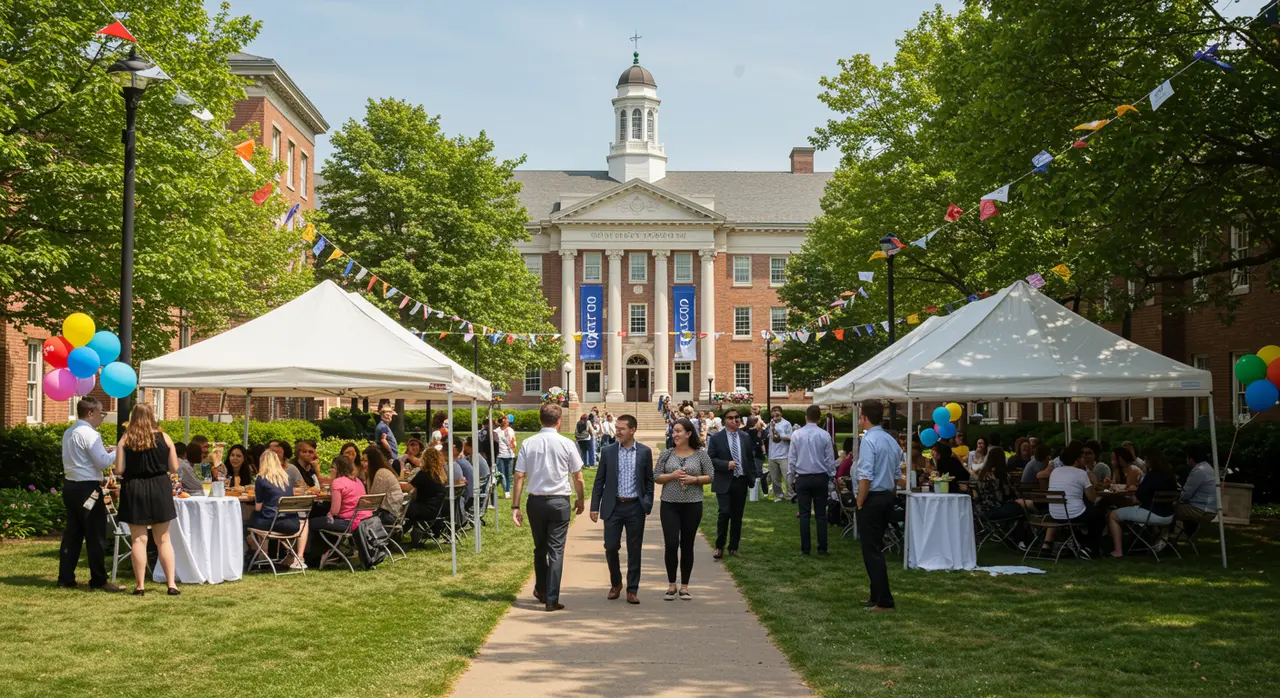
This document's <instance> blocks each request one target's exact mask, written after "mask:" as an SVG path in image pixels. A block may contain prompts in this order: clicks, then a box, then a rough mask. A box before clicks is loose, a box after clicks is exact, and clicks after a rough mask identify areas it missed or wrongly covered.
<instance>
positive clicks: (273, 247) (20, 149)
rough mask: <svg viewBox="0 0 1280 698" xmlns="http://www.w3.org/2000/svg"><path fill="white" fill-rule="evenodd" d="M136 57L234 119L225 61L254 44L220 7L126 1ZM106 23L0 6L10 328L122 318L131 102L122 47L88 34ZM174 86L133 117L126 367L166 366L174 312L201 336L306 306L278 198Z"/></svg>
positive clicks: (231, 137) (303, 276)
mask: <svg viewBox="0 0 1280 698" xmlns="http://www.w3.org/2000/svg"><path fill="white" fill-rule="evenodd" d="M132 9H133V11H132V13H131V14H130V15H129V16H128V18H127V20H126V23H127V26H128V28H129V30H130V31H131V32H132V33H133V34H134V36H136V37H137V38H138V40H139V45H140V46H141V48H142V49H143V51H144V52H145V53H146V55H149V56H150V57H152V58H153V59H155V60H157V61H159V63H160V64H161V66H162V67H163V68H164V69H165V70H166V71H167V72H168V73H169V74H170V75H172V76H173V77H174V78H176V79H177V81H178V82H180V83H181V84H182V86H183V87H184V88H186V90H187V91H188V92H189V93H190V94H191V95H192V96H193V97H195V98H196V99H197V100H199V101H200V103H201V104H203V105H204V106H205V107H207V108H208V109H209V110H210V111H211V112H212V113H213V114H214V120H213V122H212V123H213V124H225V123H227V122H228V121H230V120H231V117H232V114H233V111H234V105H235V103H236V101H237V100H239V99H241V98H243V96H244V91H243V84H244V81H243V79H242V78H239V77H237V76H234V75H232V74H231V73H230V72H229V70H228V68H227V65H226V61H225V57H226V56H227V54H229V53H231V52H233V51H236V50H239V49H240V47H241V46H243V45H244V44H245V43H246V42H248V41H249V40H251V39H252V38H253V37H254V36H255V35H256V34H257V32H258V24H257V23H256V22H254V21H252V20H251V19H249V18H248V17H232V16H231V15H230V14H229V10H228V8H227V6H226V5H225V4H224V5H223V7H222V9H221V11H220V12H218V13H217V14H216V15H214V16H212V17H210V16H209V15H208V14H206V13H205V10H204V7H203V3H201V2H200V1H199V0H149V1H143V2H135V3H132ZM111 21H113V18H112V17H111V16H110V15H109V14H107V13H106V11H105V10H104V9H103V7H102V5H101V4H99V3H97V2H93V1H92V0H81V1H75V0H18V1H17V2H14V1H12V0H0V193H2V194H3V197H4V201H3V204H2V205H3V209H4V214H3V215H4V228H3V237H0V304H3V306H0V307H3V308H6V309H7V311H6V312H7V313H8V315H9V317H10V319H11V320H13V321H15V322H17V323H19V324H21V323H30V324H33V325H37V326H42V327H45V328H47V329H49V330H51V331H54V332H56V331H58V329H59V327H60V324H61V321H62V319H63V318H64V317H66V316H67V315H68V314H70V313H71V312H75V311H82V312H85V313H88V314H89V315H90V316H92V317H93V318H95V320H96V321H97V322H98V324H99V325H100V326H102V327H106V328H115V327H116V326H117V322H118V318H119V302H120V301H119V295H118V292H117V291H115V289H118V288H119V287H120V219H121V210H122V203H121V201H122V198H121V197H122V170H123V161H124V155H123V152H124V150H123V145H122V143H121V139H120V133H121V129H123V127H124V104H123V100H122V99H121V96H120V90H119V88H118V87H117V86H116V85H115V84H114V83H113V82H111V80H110V79H109V78H108V77H107V74H106V72H105V69H106V67H107V66H109V65H110V64H111V63H112V62H114V61H115V60H116V59H117V58H120V57H122V56H123V55H125V54H126V53H127V52H128V48H129V46H130V45H129V44H127V43H124V42H121V41H118V40H115V39H107V40H105V41H103V40H101V39H103V38H104V37H96V36H95V32H96V31H97V30H98V29H100V28H101V27H103V26H105V25H106V24H108V23H110V22H111ZM176 89H177V87H176V85H175V84H173V83H161V84H159V85H157V86H154V87H151V88H150V89H148V91H147V93H146V95H145V96H144V97H143V99H142V104H141V107H140V108H139V112H138V125H137V130H138V145H137V153H138V169H137V194H136V202H135V205H136V209H135V224H134V225H135V236H136V242H135V245H136V252H135V270H134V286H133V288H134V308H133V312H134V354H133V356H134V359H135V360H136V361H140V360H142V359H145V358H147V357H149V356H155V355H158V354H162V353H164V352H167V351H168V350H169V347H170V345H171V344H170V343H171V341H172V339H173V337H174V336H175V334H176V331H177V320H176V313H177V309H179V308H188V309H191V310H192V312H191V314H190V316H189V323H190V324H191V326H192V328H193V330H194V331H195V332H196V333H197V334H208V333H213V332H217V331H219V330H220V329H223V328H224V327H226V325H227V324H228V323H229V322H231V321H233V320H239V319H244V318H248V317H253V316H256V315H259V314H261V313H262V312H265V311H266V310H267V309H268V308H270V307H271V306H273V305H276V304H278V303H279V302H281V301H282V300H285V299H288V298H291V297H293V296H294V295H296V294H297V293H298V292H300V290H301V289H303V288H305V287H306V286H307V285H308V284H309V283H310V272H309V270H306V269H303V268H301V266H300V265H298V266H295V267H290V264H289V262H290V260H292V259H296V258H297V257H296V253H295V252H294V248H296V246H297V244H298V242H297V239H296V236H294V235H292V234H288V233H286V232H284V231H277V230H276V228H275V220H276V218H277V217H278V216H279V215H280V213H282V211H283V205H282V204H281V203H280V202H279V200H278V199H275V200H273V201H272V202H270V203H268V204H266V205H264V206H261V207H259V206H255V205H254V204H253V202H252V201H251V200H250V198H249V196H250V194H251V193H252V192H253V191H254V190H256V189H258V188H259V187H260V186H262V184H263V183H264V182H266V181H267V179H268V177H269V176H270V174H271V171H272V165H271V164H270V163H269V162H268V160H267V159H266V157H265V155H263V156H261V157H260V158H259V159H258V160H257V165H258V168H259V174H257V175H252V174H250V173H249V172H248V170H246V169H245V168H243V167H241V166H240V164H239V163H238V162H237V160H236V155H235V154H234V153H233V152H232V151H231V149H230V147H229V144H230V143H234V142H237V139H239V140H243V139H245V138H247V137H249V134H247V133H241V134H224V133H221V132H219V129H218V127H216V126H209V125H206V124H205V123H203V122H201V121H199V120H197V119H195V118H194V117H193V116H192V115H191V107H189V106H186V107H184V106H180V105H175V104H173V103H172V99H173V96H174V94H175V90H176Z"/></svg>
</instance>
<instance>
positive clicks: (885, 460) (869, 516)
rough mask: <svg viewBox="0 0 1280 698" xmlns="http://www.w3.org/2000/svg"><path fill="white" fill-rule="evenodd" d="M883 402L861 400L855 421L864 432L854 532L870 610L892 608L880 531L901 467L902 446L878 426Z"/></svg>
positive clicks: (887, 522) (889, 514)
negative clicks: (868, 582)
mask: <svg viewBox="0 0 1280 698" xmlns="http://www.w3.org/2000/svg"><path fill="white" fill-rule="evenodd" d="M882 419H884V405H882V404H880V403H879V402H864V403H862V416H861V417H860V418H859V420H858V426H860V427H861V428H862V429H863V430H864V431H865V433H864V434H863V436H862V444H861V445H860V446H859V447H858V469H857V472H858V475H857V477H858V533H859V537H860V538H861V541H862V564H863V565H864V566H865V567H866V568H867V577H868V578H870V580H871V597H870V598H868V599H867V602H866V604H864V605H865V606H866V608H867V609H868V610H870V611H892V610H893V608H894V606H893V594H892V593H891V592H890V591H889V568H888V566H887V565H885V562H884V532H885V530H886V529H887V528H888V527H889V525H890V518H891V517H892V515H893V501H894V496H895V495H894V489H895V488H896V484H897V483H896V480H897V477H898V470H899V468H901V467H902V448H901V447H900V446H898V440H897V439H895V438H893V437H892V436H890V435H889V434H888V433H887V432H886V431H885V430H884V429H882V428H881V427H880V420H882Z"/></svg>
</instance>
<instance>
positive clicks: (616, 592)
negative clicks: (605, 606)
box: [609, 584, 622, 601]
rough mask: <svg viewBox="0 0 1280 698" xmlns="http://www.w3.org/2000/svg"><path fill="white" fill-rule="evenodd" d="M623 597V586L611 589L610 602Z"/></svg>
mask: <svg viewBox="0 0 1280 698" xmlns="http://www.w3.org/2000/svg"><path fill="white" fill-rule="evenodd" d="M621 595H622V585H621V584H619V585H618V586H616V587H610V588H609V600H610V601H613V600H614V599H616V598H618V597H619V596H621Z"/></svg>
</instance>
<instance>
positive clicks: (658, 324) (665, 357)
mask: <svg viewBox="0 0 1280 698" xmlns="http://www.w3.org/2000/svg"><path fill="white" fill-rule="evenodd" d="M670 255H671V252H670V250H654V251H653V332H654V334H655V336H654V338H653V363H654V367H653V371H654V374H653V375H654V380H653V386H654V387H653V396H654V397H655V398H658V397H662V396H664V395H670V394H671V386H670V384H669V382H668V381H669V380H670V378H671V356H670V349H671V335H670V334H668V333H669V332H670V331H671V328H670V327H669V323H668V322H667V320H668V318H669V317H670V316H669V315H668V314H667V313H669V312H671V297H670V286H668V285H667V257H669V256H670Z"/></svg>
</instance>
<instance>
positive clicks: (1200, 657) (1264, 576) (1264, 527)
mask: <svg viewBox="0 0 1280 698" xmlns="http://www.w3.org/2000/svg"><path fill="white" fill-rule="evenodd" d="M716 510H717V507H716V502H715V498H714V497H713V496H708V498H707V504H706V509H705V513H704V515H703V519H702V531H703V534H704V535H705V536H707V538H708V539H709V540H714V537H715V527H716V524H715V519H716ZM795 511H796V509H795V507H794V506H792V505H782V504H773V503H770V502H760V503H748V505H747V510H746V515H745V517H744V522H743V541H742V555H740V556H738V557H733V558H726V560H725V564H727V565H728V568H729V570H730V571H731V572H732V574H733V576H734V577H735V579H736V580H737V582H738V585H739V587H740V588H741V589H742V590H743V592H744V593H745V594H746V596H747V599H748V602H749V603H750V605H751V608H752V609H753V610H754V611H755V612H756V613H757V614H759V616H760V619H761V620H762V621H763V622H764V624H765V626H766V627H767V628H768V630H769V632H770V634H771V635H772V637H773V639H774V641H775V642H776V643H777V644H778V645H779V646H780V647H781V648H782V649H783V651H784V652H785V653H786V654H787V656H788V658H789V659H790V660H791V662H792V663H793V664H794V665H795V666H796V668H797V669H798V670H799V671H800V672H801V673H802V674H803V676H804V678H805V680H806V681H807V682H808V683H809V684H810V685H811V686H812V687H813V688H814V689H815V690H816V691H817V692H818V693H819V694H820V695H823V696H866V695H895V696H931V697H937V696H1013V695H1024V696H1097V695H1130V696H1205V695H1220V696H1228V695H1230V696H1234V695H1276V694H1277V687H1276V685H1277V683H1278V682H1280V662H1277V661H1276V658H1275V649H1274V648H1275V645H1274V644H1273V641H1274V639H1275V633H1276V632H1277V629H1280V590H1278V589H1277V588H1276V584H1277V573H1278V572H1280V521H1277V520H1276V519H1269V520H1266V521H1264V522H1262V523H1260V524H1255V525H1252V526H1248V527H1239V526H1237V527H1231V528H1228V530H1227V540H1228V553H1229V554H1230V556H1231V568H1230V569H1229V570H1223V569H1222V566H1221V561H1220V558H1219V557H1218V553H1217V548H1216V547H1215V545H1216V544H1217V540H1216V535H1215V536H1213V538H1212V539H1209V538H1206V540H1205V541H1204V542H1203V543H1202V544H1201V545H1200V550H1201V552H1202V553H1203V556H1202V557H1200V558H1198V559H1197V558H1195V557H1194V556H1193V557H1191V558H1190V559H1185V560H1181V561H1179V560H1177V559H1176V558H1175V559H1173V560H1166V561H1162V562H1160V563H1159V564H1156V563H1154V562H1151V561H1150V560H1149V559H1142V558H1134V559H1126V560H1124V561H1120V562H1113V561H1110V560H1097V561H1093V562H1082V561H1075V560H1066V559H1064V560H1063V561H1062V562H1060V563H1058V564H1056V565H1054V564H1053V563H1052V562H1049V563H1030V564H1032V565H1033V566H1038V567H1041V568H1042V569H1046V570H1048V573H1047V574H1044V575H1022V576H1001V577H990V576H988V575H987V574H985V573H976V572H922V571H910V572H907V571H904V570H903V569H902V557H901V556H900V555H898V556H896V557H894V556H890V558H889V576H890V584H891V586H892V588H893V593H894V599H895V600H896V602H897V604H898V610H897V612H896V613H884V614H872V613H867V612H864V611H863V610H862V609H861V606H862V602H863V601H864V600H865V599H866V598H867V593H868V586H867V576H866V573H865V571H864V569H863V566H862V557H861V549H860V548H859V544H858V542H857V541H854V540H852V539H848V540H840V539H839V531H838V530H836V531H834V533H835V535H833V537H832V542H831V545H830V548H831V555H830V556H829V557H827V558H819V557H816V556H815V557H814V558H806V557H801V555H800V553H799V549H800V543H799V533H798V526H797V522H796V519H795ZM1215 533H1216V529H1215ZM1162 560H1165V558H1164V557H1162ZM978 561H979V564H983V565H995V564H1018V562H1019V560H1018V558H1017V557H1016V556H1014V555H1012V554H1009V553H1005V552H1001V551H998V550H997V549H996V548H995V547H994V546H992V547H987V548H984V549H983V552H982V553H981V554H980V555H979V560H978ZM700 564H702V563H700Z"/></svg>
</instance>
